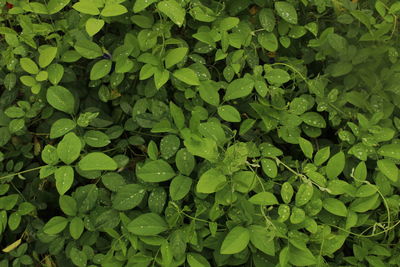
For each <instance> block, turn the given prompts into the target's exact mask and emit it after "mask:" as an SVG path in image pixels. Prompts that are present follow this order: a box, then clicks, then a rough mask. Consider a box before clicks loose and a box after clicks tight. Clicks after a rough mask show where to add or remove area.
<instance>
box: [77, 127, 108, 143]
mask: <svg viewBox="0 0 400 267" xmlns="http://www.w3.org/2000/svg"><path fill="white" fill-rule="evenodd" d="M83 139H84V140H85V142H86V144H88V145H89V146H91V147H105V146H107V145H108V144H110V143H111V141H110V138H109V137H108V135H106V134H105V133H103V132H100V131H95V130H89V131H87V132H86V133H85V135H84V136H83Z"/></svg>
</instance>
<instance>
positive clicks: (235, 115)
mask: <svg viewBox="0 0 400 267" xmlns="http://www.w3.org/2000/svg"><path fill="white" fill-rule="evenodd" d="M218 115H219V116H220V117H221V118H222V119H223V120H225V121H229V122H240V121H241V118H240V113H239V111H238V110H237V109H236V108H234V107H233V106H230V105H223V106H220V107H218Z"/></svg>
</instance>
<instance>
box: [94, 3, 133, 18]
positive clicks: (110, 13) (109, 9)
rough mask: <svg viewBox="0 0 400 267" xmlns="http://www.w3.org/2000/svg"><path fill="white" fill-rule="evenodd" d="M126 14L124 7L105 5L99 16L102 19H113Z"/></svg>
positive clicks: (126, 10)
mask: <svg viewBox="0 0 400 267" xmlns="http://www.w3.org/2000/svg"><path fill="white" fill-rule="evenodd" d="M127 12H128V9H126V7H125V6H123V5H120V4H106V6H105V7H104V8H103V10H102V11H101V13H100V15H101V16H103V17H115V16H120V15H122V14H125V13H127Z"/></svg>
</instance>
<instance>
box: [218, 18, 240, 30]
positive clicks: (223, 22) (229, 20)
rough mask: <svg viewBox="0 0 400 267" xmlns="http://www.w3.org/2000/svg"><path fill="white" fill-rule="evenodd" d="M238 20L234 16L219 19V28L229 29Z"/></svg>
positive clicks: (236, 23) (234, 25)
mask: <svg viewBox="0 0 400 267" xmlns="http://www.w3.org/2000/svg"><path fill="white" fill-rule="evenodd" d="M239 22H240V20H239V18H236V17H227V18H224V19H222V20H221V22H220V24H219V29H220V30H221V31H229V30H231V29H233V28H234V27H236V26H237V25H238V24H239Z"/></svg>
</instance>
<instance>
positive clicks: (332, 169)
mask: <svg viewBox="0 0 400 267" xmlns="http://www.w3.org/2000/svg"><path fill="white" fill-rule="evenodd" d="M345 163H346V161H345V155H344V153H343V151H340V152H338V153H336V154H335V155H333V156H332V157H331V158H330V159H329V161H328V164H327V165H326V176H327V177H328V178H329V179H333V178H336V177H337V176H339V174H341V173H342V171H343V170H344V166H345Z"/></svg>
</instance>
